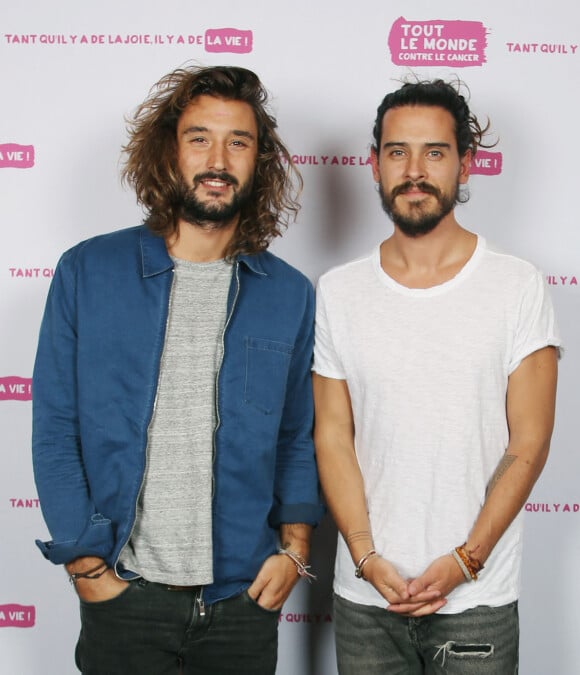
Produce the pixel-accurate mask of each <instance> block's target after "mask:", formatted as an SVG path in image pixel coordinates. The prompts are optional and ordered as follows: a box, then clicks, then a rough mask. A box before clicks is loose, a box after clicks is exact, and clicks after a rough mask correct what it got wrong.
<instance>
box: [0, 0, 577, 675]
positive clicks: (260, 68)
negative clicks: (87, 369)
mask: <svg viewBox="0 0 580 675" xmlns="http://www.w3.org/2000/svg"><path fill="white" fill-rule="evenodd" d="M579 26H580V10H578V9H577V8H576V7H575V5H574V4H573V3H571V2H569V0H552V1H551V2H549V3H548V2H543V3H542V2H541V3H536V4H535V5H534V6H533V7H532V6H531V5H530V4H529V3H527V2H523V1H522V0H512V2H511V3H509V4H508V3H506V2H505V1H502V2H500V1H499V0H488V2H487V3H465V2H459V1H457V0H439V1H438V2H433V3H431V2H428V0H415V2H413V3H402V2H399V3H397V2H389V3H387V2H384V1H383V0H358V1H357V2H356V3H337V2H332V1H331V0H319V2H312V0H309V1H305V0H294V2H292V3H277V2H275V1H270V2H260V0H245V1H244V2H243V3H242V2H236V1H235V0H222V1H221V2H219V3H195V2H193V1H192V0H189V2H186V1H181V0H165V1H164V2H163V3H157V2H156V3H153V2H150V1H149V0H141V1H140V2H135V1H132V2H131V1H130V2H125V3H120V2H116V1H115V2H113V1H112V0H100V1H99V2H98V3H97V2H83V3H80V2H77V1H75V0H52V2H51V1H49V2H45V1H43V0H21V1H20V2H19V3H8V2H4V3H3V4H2V7H0V61H1V63H2V71H1V72H2V87H1V88H0V101H1V110H2V117H1V122H0V190H1V192H0V242H1V245H0V430H1V437H0V531H1V543H0V560H1V568H0V569H1V571H2V574H1V575H0V672H2V673H7V674H10V675H36V674H40V673H43V674H44V675H46V674H48V675H73V674H74V673H75V672H76V669H75V667H74V663H73V649H74V643H75V641H76V636H77V631H78V610H77V603H76V599H75V596H74V591H73V589H72V588H70V587H69V585H68V583H67V582H66V578H65V577H64V574H63V572H62V569H60V568H57V567H54V566H52V565H50V564H49V563H47V562H46V561H44V559H43V558H42V556H41V555H40V553H39V552H38V551H37V550H36V547H35V546H34V543H33V540H34V538H35V537H40V538H45V537H46V529H45V526H44V524H43V522H42V518H41V515H40V511H39V508H38V501H37V495H36V491H35V487H34V483H33V479H32V471H31V462H30V449H29V448H30V387H29V383H30V377H31V371H32V362H33V357H34V352H35V347H36V338H37V331H38V326H39V321H40V316H41V312H42V308H43V305H44V299H45V295H46V292H47V289H48V284H49V282H50V278H51V275H52V270H53V268H54V265H55V263H56V261H57V259H58V256H59V255H60V253H61V252H62V251H63V250H65V249H66V248H68V247H69V246H71V245H73V244H74V243H76V242H77V241H79V240H81V239H83V238H86V237H89V236H92V235H94V234H97V233H100V232H105V231H109V230H114V229H118V228H122V227H126V226H130V225H134V224H137V223H139V222H140V220H141V213H140V211H139V209H138V208H137V206H136V205H135V200H134V196H133V195H132V194H131V193H130V192H127V191H125V190H124V189H123V188H122V187H121V185H120V182H119V179H118V168H119V155H120V152H119V151H120V146H121V145H122V144H123V143H124V141H125V139H126V136H125V126H124V122H123V117H124V116H125V115H128V114H130V113H131V111H132V110H134V108H135V107H136V105H137V104H138V103H140V102H141V101H142V100H143V98H144V97H145V95H146V93H147V91H148V89H149V87H150V86H151V85H152V84H153V83H154V82H155V81H156V80H157V79H159V77H161V76H162V75H164V74H165V73H166V72H169V71H170V70H172V69H173V68H175V67H177V66H179V65H181V64H183V63H184V62H186V61H188V60H195V61H197V62H199V63H201V64H205V65H211V64H220V63H226V64H234V65H241V66H245V67H248V68H251V69H254V70H255V71H256V72H257V73H258V74H259V76H260V77H261V79H262V80H263V82H264V83H265V84H266V86H267V87H268V88H269V90H270V91H271V92H272V94H273V97H274V100H273V102H274V109H275V111H276V114H277V117H278V121H279V124H280V131H281V135H282V137H283V138H284V139H285V141H286V142H287V144H288V145H289V147H290V149H291V151H292V153H295V154H296V156H297V160H298V162H299V163H300V168H301V170H302V172H303V176H304V180H305V189H304V193H303V197H302V204H303V209H302V211H301V214H300V217H299V220H298V222H297V223H296V224H294V225H293V226H291V228H290V229H289V230H288V232H287V234H286V235H285V236H284V238H283V239H281V240H279V241H277V242H276V243H275V245H274V246H273V250H274V251H275V252H276V253H278V254H280V255H281V256H283V257H285V258H286V259H287V260H289V261H290V262H291V263H293V264H294V265H296V266H297V267H298V268H300V269H302V270H303V271H304V272H305V273H306V274H308V275H309V276H310V278H311V279H312V280H313V281H316V279H317V277H318V276H319V274H321V273H322V272H323V271H325V270H326V269H327V268H328V267H330V266H332V265H334V264H337V263H340V262H343V261H345V260H347V259H349V258H352V257H354V256H356V255H358V254H361V253H363V252H366V251H367V250H369V249H370V248H371V247H372V246H373V245H374V244H375V243H376V242H378V241H379V240H381V239H383V238H384V237H385V236H387V234H388V233H389V231H390V227H389V225H388V222H387V221H386V218H385V216H384V214H383V212H382V210H381V208H380V204H379V200H378V197H377V195H376V193H375V189H374V183H373V181H372V177H371V172H370V167H369V166H367V165H366V161H367V157H368V151H369V144H370V140H371V128H372V123H373V121H374V117H375V111H376V107H377V105H378V103H379V101H380V100H381V99H382V97H383V95H384V94H385V93H386V92H387V91H390V90H392V89H394V88H396V87H398V83H397V81H396V80H397V79H398V78H400V77H401V76H404V75H405V74H408V73H409V72H410V71H411V70H413V72H416V73H418V74H419V75H420V76H422V77H429V78H430V77H434V76H443V77H445V78H449V77H452V76H458V77H460V78H461V79H463V80H465V81H466V82H467V84H468V85H469V87H470V89H471V92H472V98H471V106H472V108H473V110H474V111H475V112H476V113H477V114H478V115H480V116H482V117H483V118H485V117H486V116H489V118H490V119H491V122H492V125H493V129H494V130H495V132H496V134H497V137H498V138H499V144H498V145H497V146H496V147H495V148H494V149H493V150H492V151H490V153H489V154H485V153H481V156H480V157H479V161H478V164H477V165H476V166H474V175H473V177H472V179H471V181H470V187H471V195H472V196H471V201H470V202H469V203H468V204H466V205H464V206H461V207H460V208H459V209H458V219H459V221H460V222H461V223H462V224H463V225H464V226H466V227H468V228H470V229H473V230H476V231H478V232H480V233H481V234H483V235H484V236H485V237H486V238H487V239H489V240H491V241H493V242H494V243H495V244H497V245H499V246H500V247H502V248H504V249H506V250H508V251H510V252H513V253H515V254H517V255H520V256H522V257H525V258H528V259H529V260H531V261H533V262H534V263H535V264H537V265H538V266H539V267H540V268H541V269H542V270H543V271H544V273H545V274H546V276H547V278H548V279H549V282H550V284H551V288H552V292H553V298H554V302H555V304H556V308H557V311H558V315H559V321H560V324H561V328H562V332H563V335H564V339H565V343H566V346H567V348H568V350H567V354H566V356H565V358H564V360H563V361H562V363H561V369H560V388H559V395H558V414H557V426H556V430H555V434H554V439H553V445H552V455H551V458H550V460H549V463H548V466H547V468H546V470H545V471H544V474H543V475H542V478H541V479H540V482H539V483H538V485H537V486H536V488H535V490H534V492H533V495H532V496H531V498H530V502H529V503H528V505H527V506H526V509H528V510H529V513H528V514H527V515H526V521H527V536H526V547H525V556H524V557H525V561H524V577H523V581H524V587H523V592H522V599H521V616H522V618H521V628H522V640H521V672H522V673H523V674H524V675H553V674H556V675H574V674H575V673H577V672H579V667H580V665H579V664H580V641H579V640H578V639H577V637H576V627H577V626H578V624H579V623H580V581H579V580H578V574H577V570H578V568H579V566H580V538H579V537H578V530H579V527H578V523H579V520H580V491H579V479H578V476H579V469H580V457H579V455H578V454H577V451H578V438H579V435H580V434H579V432H580V421H579V420H580V415H579V414H578V411H577V408H578V401H579V399H578V383H579V380H580V357H579V355H578V352H577V350H576V349H575V345H577V344H578V343H579V338H580V322H579V321H578V317H579V311H578V310H579V308H580V290H579V287H578V279H580V221H579V217H578V215H577V210H576V205H577V196H578V192H579V191H578V177H579V172H578V156H580V140H579V139H580V136H579V134H578V133H577V127H578V122H577V118H578V115H577V110H578V108H579V105H580V87H579V84H580V82H579V79H580V78H579V74H580V52H579V50H578V45H579V44H580V32H579ZM333 554H334V532H333V528H332V525H331V523H330V522H328V520H327V521H325V522H324V523H323V525H322V526H321V528H319V531H318V532H317V533H316V536H315V541H314V556H313V557H314V564H315V566H316V567H317V569H318V572H319V575H320V581H319V583H318V584H317V585H314V586H312V587H308V586H306V585H304V586H301V587H300V588H298V589H297V590H296V591H295V592H294V594H293V595H292V597H291V598H290V600H289V601H288V603H287V605H286V606H285V608H284V611H283V614H282V619H281V625H280V629H281V644H280V664H279V669H278V672H279V674H280V675H302V674H304V675H334V674H335V673H336V666H335V660H334V651H333V650H334V646H333V638H332V611H331V605H330V587H331V576H332V559H333Z"/></svg>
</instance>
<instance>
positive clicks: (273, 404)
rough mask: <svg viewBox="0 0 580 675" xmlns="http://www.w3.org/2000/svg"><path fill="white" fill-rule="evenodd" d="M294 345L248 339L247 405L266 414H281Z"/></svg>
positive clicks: (245, 383)
mask: <svg viewBox="0 0 580 675" xmlns="http://www.w3.org/2000/svg"><path fill="white" fill-rule="evenodd" d="M293 351H294V346H293V345H289V344H286V343H285V342H278V341H276V340H267V339H264V338H256V337H247V338H246V379H245V382H244V403H249V404H251V405H253V406H255V407H256V408H257V409H258V410H260V411H261V412H263V413H265V414H266V415H273V414H280V413H281V412H282V408H283V406H284V399H285V396H286V381H287V379H288V369H289V367H290V360H291V358H292V353H293Z"/></svg>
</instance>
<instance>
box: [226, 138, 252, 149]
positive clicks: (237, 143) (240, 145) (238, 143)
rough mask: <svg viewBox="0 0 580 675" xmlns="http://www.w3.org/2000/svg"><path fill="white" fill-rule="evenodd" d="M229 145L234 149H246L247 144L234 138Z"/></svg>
mask: <svg viewBox="0 0 580 675" xmlns="http://www.w3.org/2000/svg"><path fill="white" fill-rule="evenodd" d="M230 145H232V146H233V147H234V148H247V147H248V144H247V143H246V141H244V140H242V139H240V138H234V139H232V141H231V143H230Z"/></svg>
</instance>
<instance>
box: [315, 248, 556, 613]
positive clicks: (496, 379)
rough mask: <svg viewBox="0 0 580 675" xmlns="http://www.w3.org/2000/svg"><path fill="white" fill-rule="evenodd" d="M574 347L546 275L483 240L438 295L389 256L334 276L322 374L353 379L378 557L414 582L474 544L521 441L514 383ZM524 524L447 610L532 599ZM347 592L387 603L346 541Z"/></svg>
mask: <svg viewBox="0 0 580 675" xmlns="http://www.w3.org/2000/svg"><path fill="white" fill-rule="evenodd" d="M560 344H561V342H560V337H559V333H558V329H557V326H556V322H555V318H554V312H553V308H552V304H551V301H550V298H549V295H548V293H547V287H546V285H545V282H544V280H543V278H542V276H541V275H540V273H539V272H538V271H537V270H536V269H535V268H534V267H533V266H532V265H531V264H530V263H528V262H525V261H523V260H520V259H519V258H515V257H514V256H511V255H506V254H503V253H500V252H497V251H494V250H492V249H490V248H489V247H487V246H486V242H485V240H484V239H483V238H482V237H479V238H478V243H477V247H476V249H475V251H474V253H473V255H472V257H471V258H470V260H469V261H468V262H467V264H466V265H465V266H464V267H463V269H462V270H461V271H460V272H459V273H458V274H457V276H455V277H454V278H453V279H451V280H449V281H447V282H445V283H443V284H440V285H437V286H434V287H432V288H427V289H411V288H407V287H405V286H401V285H400V284H398V283H397V282H396V281H394V280H393V279H392V278H391V277H389V276H388V275H387V274H385V272H384V271H383V269H382V268H381V265H380V249H379V247H377V248H376V249H375V250H374V251H373V252H372V254H371V255H369V256H367V257H364V258H362V259H359V260H355V261H353V262H350V263H347V264H345V265H342V266H340V267H337V268H335V269H332V270H330V271H329V272H327V273H326V274H325V275H324V276H322V277H321V279H320V281H319V284H318V293H317V316H316V344H315V350H314V367H313V369H314V370H315V371H316V372H317V373H318V374H320V375H322V376H324V377H330V378H336V379H342V380H346V382H347V384H348V389H349V393H350V397H351V402H352V409H353V416H354V425H355V448H356V453H357V458H358V462H359V465H360V468H361V471H362V475H363V478H364V483H365V492H366V499H367V505H368V511H369V516H370V522H371V528H372V534H373V538H374V543H375V548H376V549H377V551H378V552H379V553H380V554H381V555H382V556H383V557H385V558H386V559H388V560H390V561H391V562H392V563H393V564H394V565H395V566H396V568H397V569H398V571H399V573H400V574H401V576H402V577H403V578H411V577H416V576H418V575H419V574H421V572H423V571H424V570H425V568H426V567H427V566H428V565H429V564H430V563H431V562H432V561H433V560H435V559H436V558H438V557H439V556H441V555H444V554H445V553H449V552H450V551H451V550H452V549H453V548H454V547H455V546H458V545H460V544H461V543H463V542H464V541H465V540H466V539H467V535H468V533H469V531H470V530H471V528H472V526H473V524H474V522H475V520H476V518H477V516H478V514H479V511H480V509H481V506H482V504H483V502H484V499H485V491H486V486H487V484H488V482H489V480H490V478H491V476H492V475H493V473H494V471H495V469H496V467H497V465H498V463H499V461H500V459H501V458H502V456H503V454H504V452H505V449H506V447H507V444H508V437H509V434H508V427H507V421H506V409H505V397H506V390H507V382H508V376H509V375H510V373H512V372H513V371H514V370H515V369H516V368H517V367H518V365H519V364H520V362H521V361H522V359H524V358H525V357H526V356H528V355H529V354H531V353H532V352H534V351H536V350H538V349H541V348H542V347H546V346H547V345H554V346H558V347H559V346H560ZM522 524H523V523H522V514H521V513H520V515H519V516H518V517H517V518H516V519H515V520H514V522H513V523H512V524H511V526H510V527H509V529H508V530H507V532H506V533H505V534H504V536H503V537H502V538H501V540H500V541H499V542H498V544H497V546H496V547H495V549H494V550H493V552H492V554H491V556H490V557H489V559H488V560H487V562H486V566H485V569H484V571H483V572H482V573H481V574H480V577H479V579H478V581H477V583H471V584H461V585H460V586H459V587H458V588H457V589H455V590H454V591H453V592H452V593H451V594H450V595H449V598H448V604H447V605H445V607H444V608H443V609H441V610H440V612H441V613H457V612H462V611H464V610H465V609H468V608H470V607H475V606H478V605H489V606H500V605H504V604H506V603H509V602H512V601H513V600H515V599H516V598H517V597H518V594H519V581H520V561H521V546H522V540H521V539H522ZM334 588H335V591H336V593H337V594H339V595H340V596H342V597H344V598H346V599H348V600H351V601H353V602H358V603H361V604H366V605H377V606H380V607H384V606H385V602H386V601H385V600H384V598H382V597H381V596H380V594H379V593H378V592H377V591H376V590H375V589H374V588H373V586H372V585H371V584H369V583H367V582H365V581H363V580H360V579H356V578H355V575H354V565H353V562H352V559H351V557H350V554H349V552H348V549H347V547H346V544H345V543H344V541H343V540H342V537H339V545H338V552H337V558H336V569H335V582H334Z"/></svg>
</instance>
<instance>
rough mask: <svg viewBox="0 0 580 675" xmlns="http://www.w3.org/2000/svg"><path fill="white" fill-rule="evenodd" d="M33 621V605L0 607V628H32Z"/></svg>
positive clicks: (34, 614) (34, 611) (34, 612)
mask: <svg viewBox="0 0 580 675" xmlns="http://www.w3.org/2000/svg"><path fill="white" fill-rule="evenodd" d="M35 620H36V609H35V607H34V605H0V628H32V626H34V622H35Z"/></svg>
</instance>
